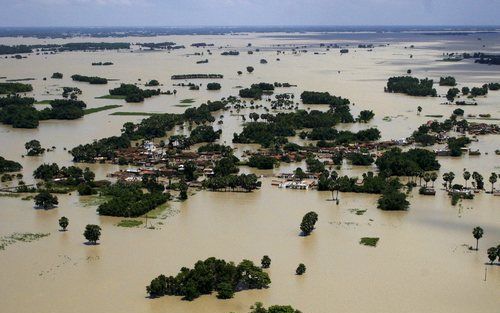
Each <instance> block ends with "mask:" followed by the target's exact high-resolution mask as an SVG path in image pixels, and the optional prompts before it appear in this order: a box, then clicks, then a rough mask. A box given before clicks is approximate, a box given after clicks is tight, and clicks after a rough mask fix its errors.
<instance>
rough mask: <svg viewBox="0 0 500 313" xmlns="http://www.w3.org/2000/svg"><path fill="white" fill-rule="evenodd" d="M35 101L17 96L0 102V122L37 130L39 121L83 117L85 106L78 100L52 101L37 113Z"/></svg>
mask: <svg viewBox="0 0 500 313" xmlns="http://www.w3.org/2000/svg"><path fill="white" fill-rule="evenodd" d="M34 102H35V99H33V98H21V97H17V96H13V97H6V98H2V100H0V122H2V123H4V124H7V125H12V126H13V127H14V128H37V127H38V125H39V122H40V121H41V120H49V119H58V120H73V119H78V118H81V117H82V116H83V115H84V110H83V109H84V108H85V107H86V104H85V103H84V102H83V101H78V100H67V99H61V100H52V101H51V102H50V106H51V107H50V108H45V109H43V110H40V111H38V110H37V109H35V108H34V107H33V104H34Z"/></svg>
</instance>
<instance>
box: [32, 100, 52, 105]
mask: <svg viewBox="0 0 500 313" xmlns="http://www.w3.org/2000/svg"><path fill="white" fill-rule="evenodd" d="M50 102H52V100H42V101H37V102H35V104H50Z"/></svg>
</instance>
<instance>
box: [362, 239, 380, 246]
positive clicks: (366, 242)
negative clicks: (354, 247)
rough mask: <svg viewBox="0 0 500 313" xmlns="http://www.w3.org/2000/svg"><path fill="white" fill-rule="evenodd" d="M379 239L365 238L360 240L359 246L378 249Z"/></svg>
mask: <svg viewBox="0 0 500 313" xmlns="http://www.w3.org/2000/svg"><path fill="white" fill-rule="evenodd" d="M379 239H380V238H378V237H363V238H361V239H360V240H359V244H361V245H365V246H370V247H376V246H377V242H378V241H379Z"/></svg>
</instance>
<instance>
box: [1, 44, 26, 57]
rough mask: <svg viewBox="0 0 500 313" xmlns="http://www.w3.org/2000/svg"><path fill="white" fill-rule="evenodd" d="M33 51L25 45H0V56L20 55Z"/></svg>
mask: <svg viewBox="0 0 500 313" xmlns="http://www.w3.org/2000/svg"><path fill="white" fill-rule="evenodd" d="M31 52H33V49H32V48H31V46H27V45H16V46H7V45H0V55H5V54H21V53H31Z"/></svg>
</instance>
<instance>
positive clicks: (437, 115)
mask: <svg viewBox="0 0 500 313" xmlns="http://www.w3.org/2000/svg"><path fill="white" fill-rule="evenodd" d="M425 117H436V118H441V117H443V115H441V114H427V115H426V116H425Z"/></svg>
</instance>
